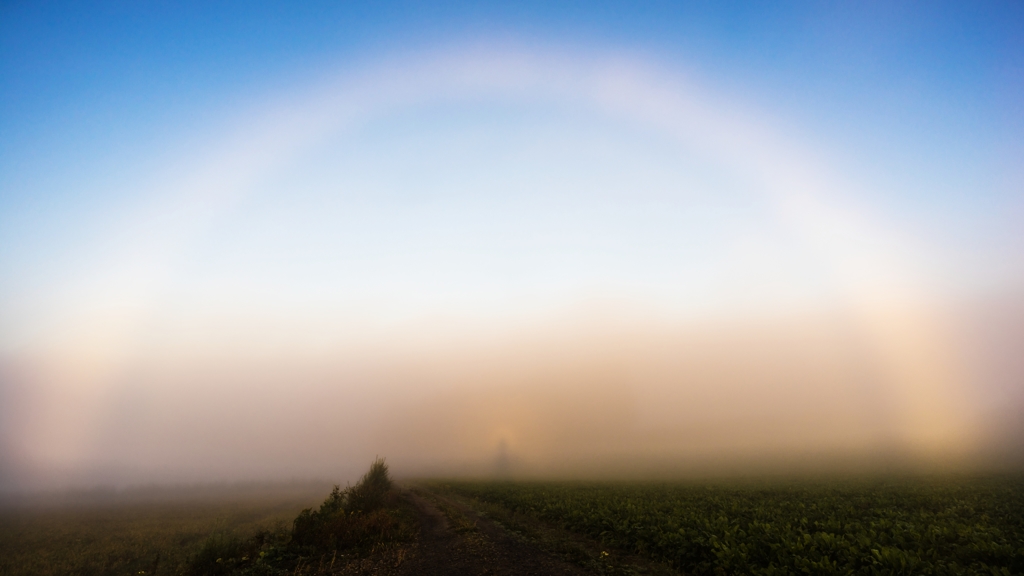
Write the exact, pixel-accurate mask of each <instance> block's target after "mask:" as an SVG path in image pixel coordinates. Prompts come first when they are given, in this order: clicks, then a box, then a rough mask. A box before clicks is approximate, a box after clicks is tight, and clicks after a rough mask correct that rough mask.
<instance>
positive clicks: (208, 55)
mask: <svg viewBox="0 0 1024 576" xmlns="http://www.w3.org/2000/svg"><path fill="white" fill-rule="evenodd" d="M3 11H4V12H3V13H4V17H3V19H2V23H0V26H2V28H0V30H2V33H0V42H2V45H0V46H2V48H0V50H2V52H0V53H2V55H3V57H2V59H0V77H2V80H0V82H2V87H3V89H2V91H0V93H2V96H0V98H2V100H0V107H2V109H3V111H4V112H3V114H2V115H0V123H2V124H0V130H2V132H3V134H4V135H5V137H4V138H3V145H2V146H3V147H2V149H0V151H2V152H0V154H2V156H0V162H2V164H0V165H2V166H3V170H2V172H3V173H4V177H3V182H4V185H3V186H4V194H3V202H4V205H5V206H7V207H8V209H5V210H4V211H5V212H6V213H7V214H8V215H12V214H15V213H17V212H18V210H19V209H18V208H15V206H22V207H23V208H24V209H27V210H30V213H38V211H40V210H41V211H42V212H43V213H44V214H45V213H46V212H47V210H46V209H45V208H39V207H34V206H36V203H40V202H41V203H42V204H43V205H50V204H51V203H52V202H54V201H57V200H58V199H59V200H60V201H61V202H70V203H71V204H72V205H75V206H76V207H77V208H78V209H87V206H83V205H80V204H78V203H79V202H81V203H84V204H91V203H92V202H94V201H95V200H96V198H95V197H94V195H92V194H85V196H87V197H88V198H87V199H86V198H82V197H78V198H76V197H75V194H74V192H73V189H75V188H79V186H70V185H68V180H67V179H68V178H71V179H75V180H79V181H81V180H87V181H95V182H109V181H111V180H114V181H116V179H117V178H118V177H119V174H124V173H125V172H126V170H139V171H141V170H145V169H147V167H148V168H150V169H152V168H153V167H154V165H156V164H158V163H159V161H158V160H155V158H159V157H160V154H161V152H164V151H166V150H167V149H168V148H173V147H175V146H189V145H190V144H189V143H188V139H189V137H190V135H193V136H194V134H196V133H197V132H199V131H201V130H202V127H203V126H205V125H207V124H209V123H210V122H216V121H217V120H218V119H219V118H221V117H222V116H223V115H225V114H228V113H230V111H231V110H233V109H236V108H237V107H238V106H239V105H240V103H246V102H252V101H253V100H254V99H258V98H259V97H260V96H262V95H264V94H268V93H273V92H274V91H276V90H280V89H281V88H282V87H287V86H290V85H293V84H296V83H302V82H306V81H310V80H312V79H316V78H317V77H318V76H319V75H321V74H323V71H324V70H325V69H330V70H334V69H338V68H344V67H345V66H346V65H347V64H349V63H359V62H365V61H367V60H372V59H374V58H379V57H380V56H381V55H382V54H393V53H400V52H403V51H416V50H423V49H428V48H431V47H434V46H437V45H458V44H460V43H463V42H480V41H499V42H500V41H503V40H505V41H514V42H519V43H522V44H530V43H544V44H547V45H551V46H566V47H571V48H575V49H582V50H594V49H598V50H601V49H603V50H613V51H624V52H629V53H635V54H640V55H643V56H644V57H647V58H650V59H653V60H656V61H658V62H662V63H666V64H667V65H668V66H670V67H677V68H680V69H682V70H683V71H686V72H693V73H695V74H697V75H699V76H700V77H701V78H704V79H706V80H707V81H708V82H710V83H712V84H713V85H714V86H716V87H717V88H719V89H722V90H723V91H726V92H730V93H732V94H736V95H738V96H739V97H740V98H746V99H747V101H748V102H749V103H750V104H752V105H754V106H759V107H761V108H763V109H764V110H765V111H767V112H768V113H770V114H772V115H773V116H775V117H776V118H779V119H780V120H781V121H782V122H784V123H786V124H788V125H790V126H792V127H794V128H796V129H797V130H803V131H805V132H806V133H808V134H810V135H811V137H812V138H816V139H820V140H822V141H824V142H827V144H828V145H829V146H830V147H832V148H834V149H837V150H839V151H840V152H841V153H842V159H843V160H844V161H846V162H849V164H850V169H851V171H859V172H862V173H864V174H866V175H867V177H868V178H877V179H880V180H882V181H883V182H886V183H896V185H899V186H900V187H901V190H900V192H899V195H900V196H901V197H899V198H889V199H888V201H890V202H891V203H892V204H893V208H894V209H896V210H903V211H921V210H924V211H929V210H932V211H934V210H935V207H936V206H941V207H943V208H947V209H948V210H951V211H953V212H954V213H956V214H967V215H971V214H972V213H973V212H975V211H981V212H982V214H980V215H976V216H977V217H979V218H982V219H983V220H984V215H985V214H984V213H985V212H987V211H999V210H1001V209H1003V207H1004V203H1005V202H1006V200H1007V199H1006V195H1007V194H1010V193H1012V188H1013V185H1016V184H1019V178H1020V177H1019V174H1018V175H1013V174H1012V172H1013V171H1014V170H1015V168H1014V166H1015V164H1017V162H1016V160H1017V159H1018V158H1019V155H1020V149H1021V146H1022V144H1021V142H1022V133H1024V107H1022V105H1021V104H1020V100H1021V99H1020V98H1019V94H1020V93H1021V88H1022V83H1024V80H1022V77H1024V72H1022V71H1021V64H1020V62H1021V61H1022V54H1024V45H1022V42H1024V41H1022V40H1021V37H1020V35H1019V34H1017V33H1015V32H1017V31H1018V30H1019V27H1020V25H1021V22H1022V21H1024V15H1022V9H1021V8H1020V7H1019V6H1018V5H1015V4H1013V3H983V4H979V5H975V4H972V5H966V4H959V3H895V4H893V3H857V4H856V5H854V4H843V5H835V4H824V3H821V4H815V3H787V4H785V5H783V6H781V7H780V6H778V5H777V4H775V3H714V4H685V3H651V4H645V5H643V6H640V7H637V6H634V5H633V4H632V3H601V4H598V5H591V4H589V3H572V4H560V3H536V4H532V3H519V4H516V5H515V6H508V5H502V4H497V3H494V4H489V3H476V2H473V3H443V4H431V3H418V2H413V3H408V4H403V3H384V4H380V5H374V6H366V5H362V4H352V3H319V4H318V3H305V4H303V5H301V6H294V5H284V4H270V3H247V4H245V5H242V4H232V3H213V4H207V3H196V4H184V5H182V4H161V3H147V4H131V3H110V4H104V3H98V4H93V3H84V4H80V5H62V4H59V3H21V4H19V3H13V4H6V5H5V6H4V8H3ZM1005 172H1011V176H1009V178H1012V179H1013V180H1014V184H1013V185H1011V186H1009V188H1010V190H1007V188H1008V187H1007V185H1006V184H1005V180H1006V177H1005V176H1003V173H1005ZM908 173H909V174H911V176H907V174H908ZM101 196H102V194H101ZM946 217H947V215H946V214H944V213H942V212H941V210H940V213H939V214H936V215H932V218H935V219H937V220H938V221H939V222H940V223H942V224H945V225H949V224H951V223H949V222H946V221H945V220H944V218H946ZM19 219H20V218H19Z"/></svg>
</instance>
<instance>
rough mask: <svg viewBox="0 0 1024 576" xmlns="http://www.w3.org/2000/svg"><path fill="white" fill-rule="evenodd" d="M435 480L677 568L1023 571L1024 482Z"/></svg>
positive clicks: (801, 571)
mask: <svg viewBox="0 0 1024 576" xmlns="http://www.w3.org/2000/svg"><path fill="white" fill-rule="evenodd" d="M432 486H433V487H434V488H435V489H437V490H441V491H445V492H449V493H455V494H459V495H462V496H467V497H470V498H473V499H477V500H479V501H483V502H487V503H489V504H491V505H499V506H501V507H502V508H504V509H507V510H509V511H513V512H516V513H519V514H526V515H528V516H532V517H535V518H538V519H541V520H544V521H546V522H549V523H552V524H556V525H558V526H560V527H562V528H564V529H567V530H569V531H573V532H577V533H582V534H585V535H587V536H590V537H592V538H594V539H596V540H598V541H600V542H601V543H603V544H604V545H606V546H608V547H610V548H615V549H618V550H622V551H626V552H631V553H636V554H639V555H641V556H647V557H649V558H652V559H654V560H657V561H661V562H664V563H667V564H669V565H671V566H672V567H674V568H676V569H678V570H680V571H682V572H683V573H685V574H695V575H701V574H765V575H768V574H794V573H796V574H1022V573H1024V480H1022V479H1020V478H1002V479H974V480H950V479H946V480H935V481H928V480H901V481H891V480H890V481H876V482H859V483H855V482H819V483H789V484H783V483H777V484H753V483H748V484H737V483H733V484H717V485H716V484H636V483H634V484H611V483H523V482H520V483H514V482H503V483H495V482H445V483H434V484H432Z"/></svg>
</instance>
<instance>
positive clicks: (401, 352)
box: [0, 2, 1024, 489]
mask: <svg viewBox="0 0 1024 576" xmlns="http://www.w3.org/2000/svg"><path fill="white" fill-rule="evenodd" d="M506 4H507V3H506ZM634 4H635V3H613V2H605V3H600V4H595V3H584V2H579V3H552V2H544V3H516V4H515V6H508V5H504V4H498V3H493V4H489V3H481V2H473V3H461V4H460V3H444V4H436V5H432V4H428V3H422V2H410V3H372V4H370V5H364V4H361V3H323V4H317V3H305V4H303V5H302V6H296V5H293V4H291V3H280V4H272V3H258V2H252V3H194V4H187V3H173V4H172V3H166V4H165V3H92V4H77V5H61V4H56V3H5V4H4V5H3V6H2V7H0V487H2V488H5V489H20V488H25V487H30V486H36V487H38V486H68V485H73V486H80V485H91V484H96V483H100V484H109V483H114V484H127V483H134V482H154V481H156V482H161V481H168V482H177V481H204V480H249V479H280V478H300V477H311V476H312V477H321V478H329V479H334V478H337V479H339V480H345V479H350V478H351V477H352V476H353V475H354V474H355V473H356V472H358V471H359V470H361V469H362V468H364V467H365V465H366V464H367V463H368V462H369V460H370V459H372V458H373V456H374V455H376V454H381V455H385V456H387V457H388V458H389V459H390V461H391V462H392V465H393V467H394V469H395V470H396V471H399V472H400V473H408V474H415V473H420V474H422V473H439V474H443V473H473V474H484V475H487V474H495V473H499V472H500V473H510V474H514V475H524V476H537V475H539V476H594V475H600V474H614V475H620V476H623V475H633V476H643V475H649V474H668V475H685V474H689V473H705V472H711V473H717V472H723V473H733V472H736V471H751V470H763V469H767V468H770V467H772V466H771V465H775V466H781V467H783V468H785V469H806V470H819V469H830V468H833V467H839V469H861V468H864V467H867V468H877V467H882V468H885V467H891V466H894V465H897V464H899V465H907V466H926V467H931V466H992V465H997V466H999V465H1007V464H1008V463H1010V462H1012V461H1013V459H1014V458H1017V457H1019V456H1020V455H1021V454H1022V452H1021V449H1020V446H1021V443H1020V442H1019V438H1020V437H1022V436H1024V428H1022V427H1021V426H1020V425H1019V424H1016V422H1017V421H1018V418H1019V417H1021V418H1024V360H1021V359H1019V356H1021V354H1019V349H1020V343H1021V342H1024V226H1022V225H1021V223H1022V222H1024V98H1022V97H1021V95H1022V94H1024V35H1021V34H1020V30H1021V29H1024V8H1022V7H1021V5H1020V4H1019V3H1010V2H1007V3H995V2H991V3H980V4H978V3H971V4H968V3H948V4H946V3H937V2H930V3H919V4H918V3H892V2H880V3H867V2H857V3H853V2H851V3H847V4H835V3H817V4H812V3H785V4H782V5H780V4H779V3H753V2H743V3H726V2H721V3H713V4H711V3H705V4H678V3H648V4H645V5H643V6H639V7H638V6H636V5H634Z"/></svg>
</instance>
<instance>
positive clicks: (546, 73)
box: [68, 49, 971, 451]
mask: <svg viewBox="0 0 1024 576" xmlns="http://www.w3.org/2000/svg"><path fill="white" fill-rule="evenodd" d="M494 99H499V100H500V101H510V100H511V101H528V102H534V101H538V102H549V103H554V104H557V105H563V106H576V107H584V108H587V109H591V110H593V111H594V112H595V113H599V114H605V115H610V116H613V117H616V118H620V119H623V120H626V121H628V122H631V123H634V124H636V125H640V126H642V127H644V128H646V129H651V130H656V131H659V132H661V133H662V134H664V135H667V136H669V137H671V138H673V139H676V140H677V141H679V142H680V143H681V144H683V145H685V146H686V147H688V148H690V149H693V150H698V151H700V152H701V153H703V154H706V155H707V156H708V157H709V158H712V159H714V160H715V161H716V162H719V163H721V164H723V165H726V166H730V167H732V168H733V169H735V170H736V171H738V172H741V173H743V174H745V175H746V176H748V177H750V178H753V179H755V180H756V181H757V182H759V184H760V188H761V189H763V190H765V191H766V193H767V194H768V195H769V200H770V202H771V203H772V204H773V206H774V207H775V209H776V214H777V216H778V217H779V218H781V219H782V220H783V221H784V222H786V223H787V224H788V225H789V226H791V227H792V228H793V229H794V230H795V231H796V232H797V233H798V234H800V235H802V236H803V238H804V239H805V241H806V242H807V244H808V245H809V246H812V247H813V248H814V250H815V251H816V252H817V253H818V254H819V255H821V257H822V259H823V260H824V261H827V262H830V263H832V269H833V272H834V274H835V275H836V277H837V278H840V279H841V282H840V285H841V286H843V287H845V297H846V298H847V300H848V302H849V304H850V305H851V307H852V308H853V309H855V310H857V313H858V315H859V316H860V320H861V322H862V323H863V327H864V329H865V330H866V331H867V332H868V333H869V334H870V335H871V337H872V339H873V340H874V341H875V342H876V343H877V344H878V353H879V355H880V357H882V358H883V359H884V360H885V362H886V364H885V365H886V366H888V369H889V370H890V371H891V373H892V375H893V378H891V379H890V380H891V381H892V382H894V383H896V385H897V386H898V387H899V389H898V390H893V391H892V392H893V394H895V395H897V396H898V397H899V401H900V403H901V404H902V405H903V406H904V414H903V417H904V419H905V421H906V426H905V430H906V434H905V436H906V438H905V439H906V440H907V442H909V443H911V444H912V445H913V446H914V447H916V448H918V449H921V450H924V451H928V450H938V449H940V448H947V447H949V446H950V445H951V443H955V442H960V443H961V444H964V446H963V447H964V448H965V449H966V448H967V446H966V443H969V442H970V437H971V436H970V427H969V426H968V424H967V423H966V421H965V420H964V419H963V418H962V417H960V416H959V415H958V411H957V410H956V402H957V397H958V396H957V394H958V393H959V392H958V391H957V385H958V382H957V378H956V374H957V370H958V366H957V365H956V359H955V355H954V354H951V353H950V350H949V349H948V347H947V345H946V344H945V343H944V342H943V341H942V337H941V331H940V330H936V326H935V320H934V319H931V318H930V317H929V316H928V315H927V314H926V313H924V312H922V311H921V310H918V309H914V308H913V306H914V302H915V300H916V299H918V298H919V297H921V295H922V294H924V293H925V292H926V291H925V290H924V289H923V286H922V283H923V280H922V279H921V278H919V277H918V276H916V275H915V273H914V272H913V270H914V266H913V264H914V263H913V262H907V261H903V260H900V259H899V257H898V256H897V254H899V253H901V251H900V250H894V249H893V248H894V246H896V244H898V242H897V240H896V239H894V238H891V237H887V235H886V234H885V233H883V230H882V229H880V228H878V227H874V226H872V225H871V223H870V222H869V221H868V219H867V217H866V215H865V214H864V213H863V212H857V211H855V210H853V209H852V208H851V207H850V206H848V205H844V204H843V203H844V202H845V201H846V200H848V199H849V197H850V194H849V191H847V190H844V186H843V185H842V184H839V183H838V182H839V180H838V179H837V178H835V177H834V176H831V175H829V174H828V173H827V171H826V170H824V169H823V168H822V163H821V162H820V161H818V160H817V159H816V158H814V156H813V155H812V154H810V153H809V152H808V151H807V150H806V149H804V148H801V147H800V146H798V145H796V144H794V143H793V142H792V141H790V140H788V139H787V138H785V137H783V136H782V135H780V134H779V133H778V131H775V130H772V129H771V127H770V126H769V125H768V123H766V122H764V121H759V120H758V119H756V118H754V117H752V116H750V115H748V114H744V113H742V112H740V111H739V107H738V106H729V105H727V104H725V105H723V104H722V103H721V102H720V101H718V100H716V99H715V98H714V97H712V96H710V95H708V94H704V93H702V91H701V90H700V89H698V88H697V87H696V86H694V85H692V84H690V83H688V82H686V81H685V79H683V78H679V77H675V76H673V75H672V74H669V73H666V72H665V71H664V70H660V69H658V68H656V67H654V66H650V65H647V64H645V63H643V62H639V61H636V60H630V59H623V58H617V57H580V56H576V55H566V54H557V53H556V54H551V53H544V52H531V51H524V50H505V49H502V50H489V49H475V50H470V51H466V50H461V51H448V52H439V53H433V54H427V55H422V54H421V55H415V56H413V57H410V58H401V59H396V60H391V61H387V62H383V63H377V64H376V65H373V66H367V67H365V68H363V69H362V70H361V71H359V72H357V73H350V74H347V75H345V76H343V77H341V78H339V79H335V80H331V81H329V82H325V83H323V84H321V85H319V86H316V87H314V88H312V89H310V90H307V91H303V92H301V93H297V96H295V97H292V98H284V99H282V100H280V101H278V102H276V103H274V104H272V105H269V106H268V108H267V109H266V110H264V111H263V112H262V113H261V114H260V115H258V116H259V117H257V118H255V119H253V118H246V124H245V125H244V126H242V127H240V128H239V129H238V131H237V132H236V133H234V134H233V135H232V136H231V137H229V138H227V139H225V140H224V141H223V142H222V144H221V145H220V146H219V148H218V149H216V150H215V151H214V152H213V153H211V154H209V155H208V156H207V158H206V159H205V160H204V162H203V163H202V164H201V165H199V166H197V167H196V168H195V169H194V170H192V171H190V172H188V173H187V174H186V176H185V177H184V178H182V179H178V180H177V181H175V182H173V183H170V184H167V185H163V186H160V187H159V189H158V198H159V201H158V202H157V203H156V204H154V205H151V206H150V207H149V208H148V209H147V211H146V213H144V214H135V215H133V217H132V221H133V223H132V224H131V225H130V226H131V227H134V229H132V230H130V231H128V232H125V237H131V238H133V239H134V240H133V242H132V244H131V246H130V247H129V248H127V249H125V250H124V251H123V252H122V253H121V254H120V256H119V257H118V258H115V259H114V260H113V261H112V262H113V263H112V264H111V266H110V269H109V270H108V272H107V273H106V274H103V273H101V274H100V276H103V277H108V278H111V279H114V280H111V281H110V282H100V283H98V284H96V285H95V288H94V290H92V291H90V292H89V294H92V295H93V296H95V298H97V299H100V300H102V299H103V298H108V299H111V300H117V301H118V302H120V303H122V304H118V305H112V306H114V308H115V309H124V307H123V303H124V302H130V303H132V304H131V306H129V307H128V310H127V311H126V312H125V313H124V314H122V315H121V316H120V320H119V321H116V322H113V321H110V319H109V317H108V318H106V320H104V322H102V323H98V322H96V319H95V318H77V319H76V320H75V324H76V325H77V326H78V327H80V329H79V330H75V329H72V330H70V331H69V332H68V333H70V334H72V335H74V336H73V339H74V340H76V341H91V342H94V343H99V345H100V346H101V347H102V348H103V349H102V350H100V351H99V352H97V355H98V356H100V357H102V358H106V359H107V360H106V361H100V362H97V363H93V364H94V369H92V370H90V371H88V372H87V373H86V372H82V374H80V376H79V378H78V381H79V382H80V383H81V384H82V386H83V387H85V388H91V387H93V386H97V385H98V382H99V381H101V380H104V379H106V378H107V377H108V376H109V371H110V370H115V369H116V368H115V366H116V355H117V354H118V351H119V350H121V349H123V348H126V347H127V346H128V344H127V341H128V340H129V339H130V334H131V332H132V330H133V326H135V325H136V324H137V323H138V322H139V319H140V318H141V317H142V316H144V315H145V314H146V307H147V301H148V298H149V297H150V294H152V293H153V292H154V291H156V290H158V288H159V285H160V283H161V282H163V281H164V280H165V279H166V277H167V275H168V274H170V273H171V269H172V268H173V262H174V261H175V259H176V258H177V257H178V255H179V254H180V253H181V252H182V251H183V250H184V248H185V247H186V246H187V245H188V243H189V242H191V241H192V240H193V238H195V237H196V236H197V235H198V234H200V233H201V231H202V230H203V229H204V227H205V226H208V225H209V223H210V222H211V220H212V219H213V218H214V217H215V216H216V215H217V214H219V213H222V212H223V211H225V210H228V209H230V207H231V206H232V205H233V204H234V203H235V202H237V201H239V199H241V198H242V197H244V195H245V194H246V192H247V191H248V190H250V189H251V188H252V187H253V186H254V185H255V184H257V183H259V182H261V181H262V180H264V179H265V178H268V177H269V176H270V175H272V174H273V173H274V172H275V171H276V170H279V169H282V168H283V167H285V166H286V165H287V164H288V162H289V161H291V159H293V158H295V157H296V156H297V155H298V154H300V153H301V152H302V151H303V150H306V149H308V148H310V147H312V146H315V145H316V144H317V143H318V142H322V141H323V140H324V139H326V138H328V137H331V136H334V135H337V134H339V133H341V132H344V131H346V130H351V129H354V128H355V127H357V126H359V125H360V124H361V123H364V122H366V121H368V120H370V119H373V118H380V117H384V116H388V115H390V114H394V113H396V112H398V111H401V110H403V109H406V108H408V107H411V106H419V105H423V104H428V103H434V102H463V101H480V100H494ZM140 269H145V270H147V271H148V272H147V274H146V275H145V276H144V278H143V279H142V280H141V281H138V280H136V281H135V282H133V283H132V285H131V286H130V287H129V288H121V289H116V288H113V286H114V285H115V284H116V279H117V278H118V275H119V274H120V273H121V271H123V270H135V271H137V270H140ZM122 286H123V285H122ZM126 290H127V292H126ZM104 295H106V296H104ZM887 304H892V305H894V306H898V307H903V308H906V307H910V309H911V310H912V311H913V314H910V315H908V316H907V317H914V318H915V320H913V321H912V322H897V321H894V320H893V319H892V317H891V316H888V315H887V314H885V310H884V306H883V305H887ZM118 307H120V308H118ZM95 309H97V310H100V311H101V312H102V313H104V314H108V313H109V310H108V309H107V308H104V307H103V306H99V307H96V308H95ZM98 313H99V312H98ZM86 326H88V327H89V328H88V333H87V334H84V333H83V331H85V330H87V329H86V328H84V327H86ZM96 326H105V328H103V330H102V332H101V333H97V332H96V328H95V327H96ZM83 334H84V335H83Z"/></svg>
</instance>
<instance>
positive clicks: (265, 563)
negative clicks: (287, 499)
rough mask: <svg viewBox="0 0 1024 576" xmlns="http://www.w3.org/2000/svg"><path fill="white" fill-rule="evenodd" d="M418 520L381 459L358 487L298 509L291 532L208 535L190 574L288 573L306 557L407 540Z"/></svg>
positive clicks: (337, 488) (367, 549)
mask: <svg viewBox="0 0 1024 576" xmlns="http://www.w3.org/2000/svg"><path fill="white" fill-rule="evenodd" d="M414 530H415V529H414V520H413V519H412V518H411V517H410V515H409V514H407V513H406V511H405V510H404V509H403V507H402V506H401V499H400V496H399V494H398V492H397V490H395V488H394V486H393V484H392V482H391V476H390V474H389V473H388V466H387V463H385V461H384V459H382V458H378V459H377V460H375V461H374V462H373V464H372V465H371V466H370V470H369V471H368V472H367V473H366V474H365V475H364V476H363V477H362V479H360V480H359V482H358V483H356V484H355V485H354V486H350V487H348V488H345V489H344V490H343V489H342V488H341V487H340V486H335V487H334V489H333V490H331V493H330V494H329V495H328V496H327V499H325V500H324V502H323V504H321V505H320V507H319V508H318V509H316V510H313V509H312V508H306V509H305V510H303V511H302V512H300V513H299V515H298V517H297V518H295V521H294V522H293V524H292V529H291V531H281V532H278V533H266V532H265V533H261V534H259V535H257V536H256V537H255V538H252V539H249V540H245V541H241V540H225V539H219V538H212V539H210V540H209V541H208V542H207V543H206V545H205V546H204V547H203V549H202V550H201V551H200V552H199V553H198V554H196V556H195V558H194V559H193V562H192V564H191V566H190V571H189V574H191V575H192V576H221V575H227V574H232V575H238V576H241V575H246V576H249V575H253V576H255V575H268V576H269V575H274V574H283V573H290V572H291V571H292V570H293V569H294V568H296V567H298V566H299V565H301V563H302V562H303V560H304V559H307V558H311V557H317V556H320V557H323V556H324V555H330V554H332V553H333V554H336V553H337V552H339V551H345V552H350V553H353V554H355V555H361V554H366V553H368V552H370V551H372V550H373V549H375V548H377V547H379V546H380V545H382V544H388V543H392V542H398V541H403V540H407V539H409V538H410V537H411V536H412V535H413V534H414V533H415V531H414Z"/></svg>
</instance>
